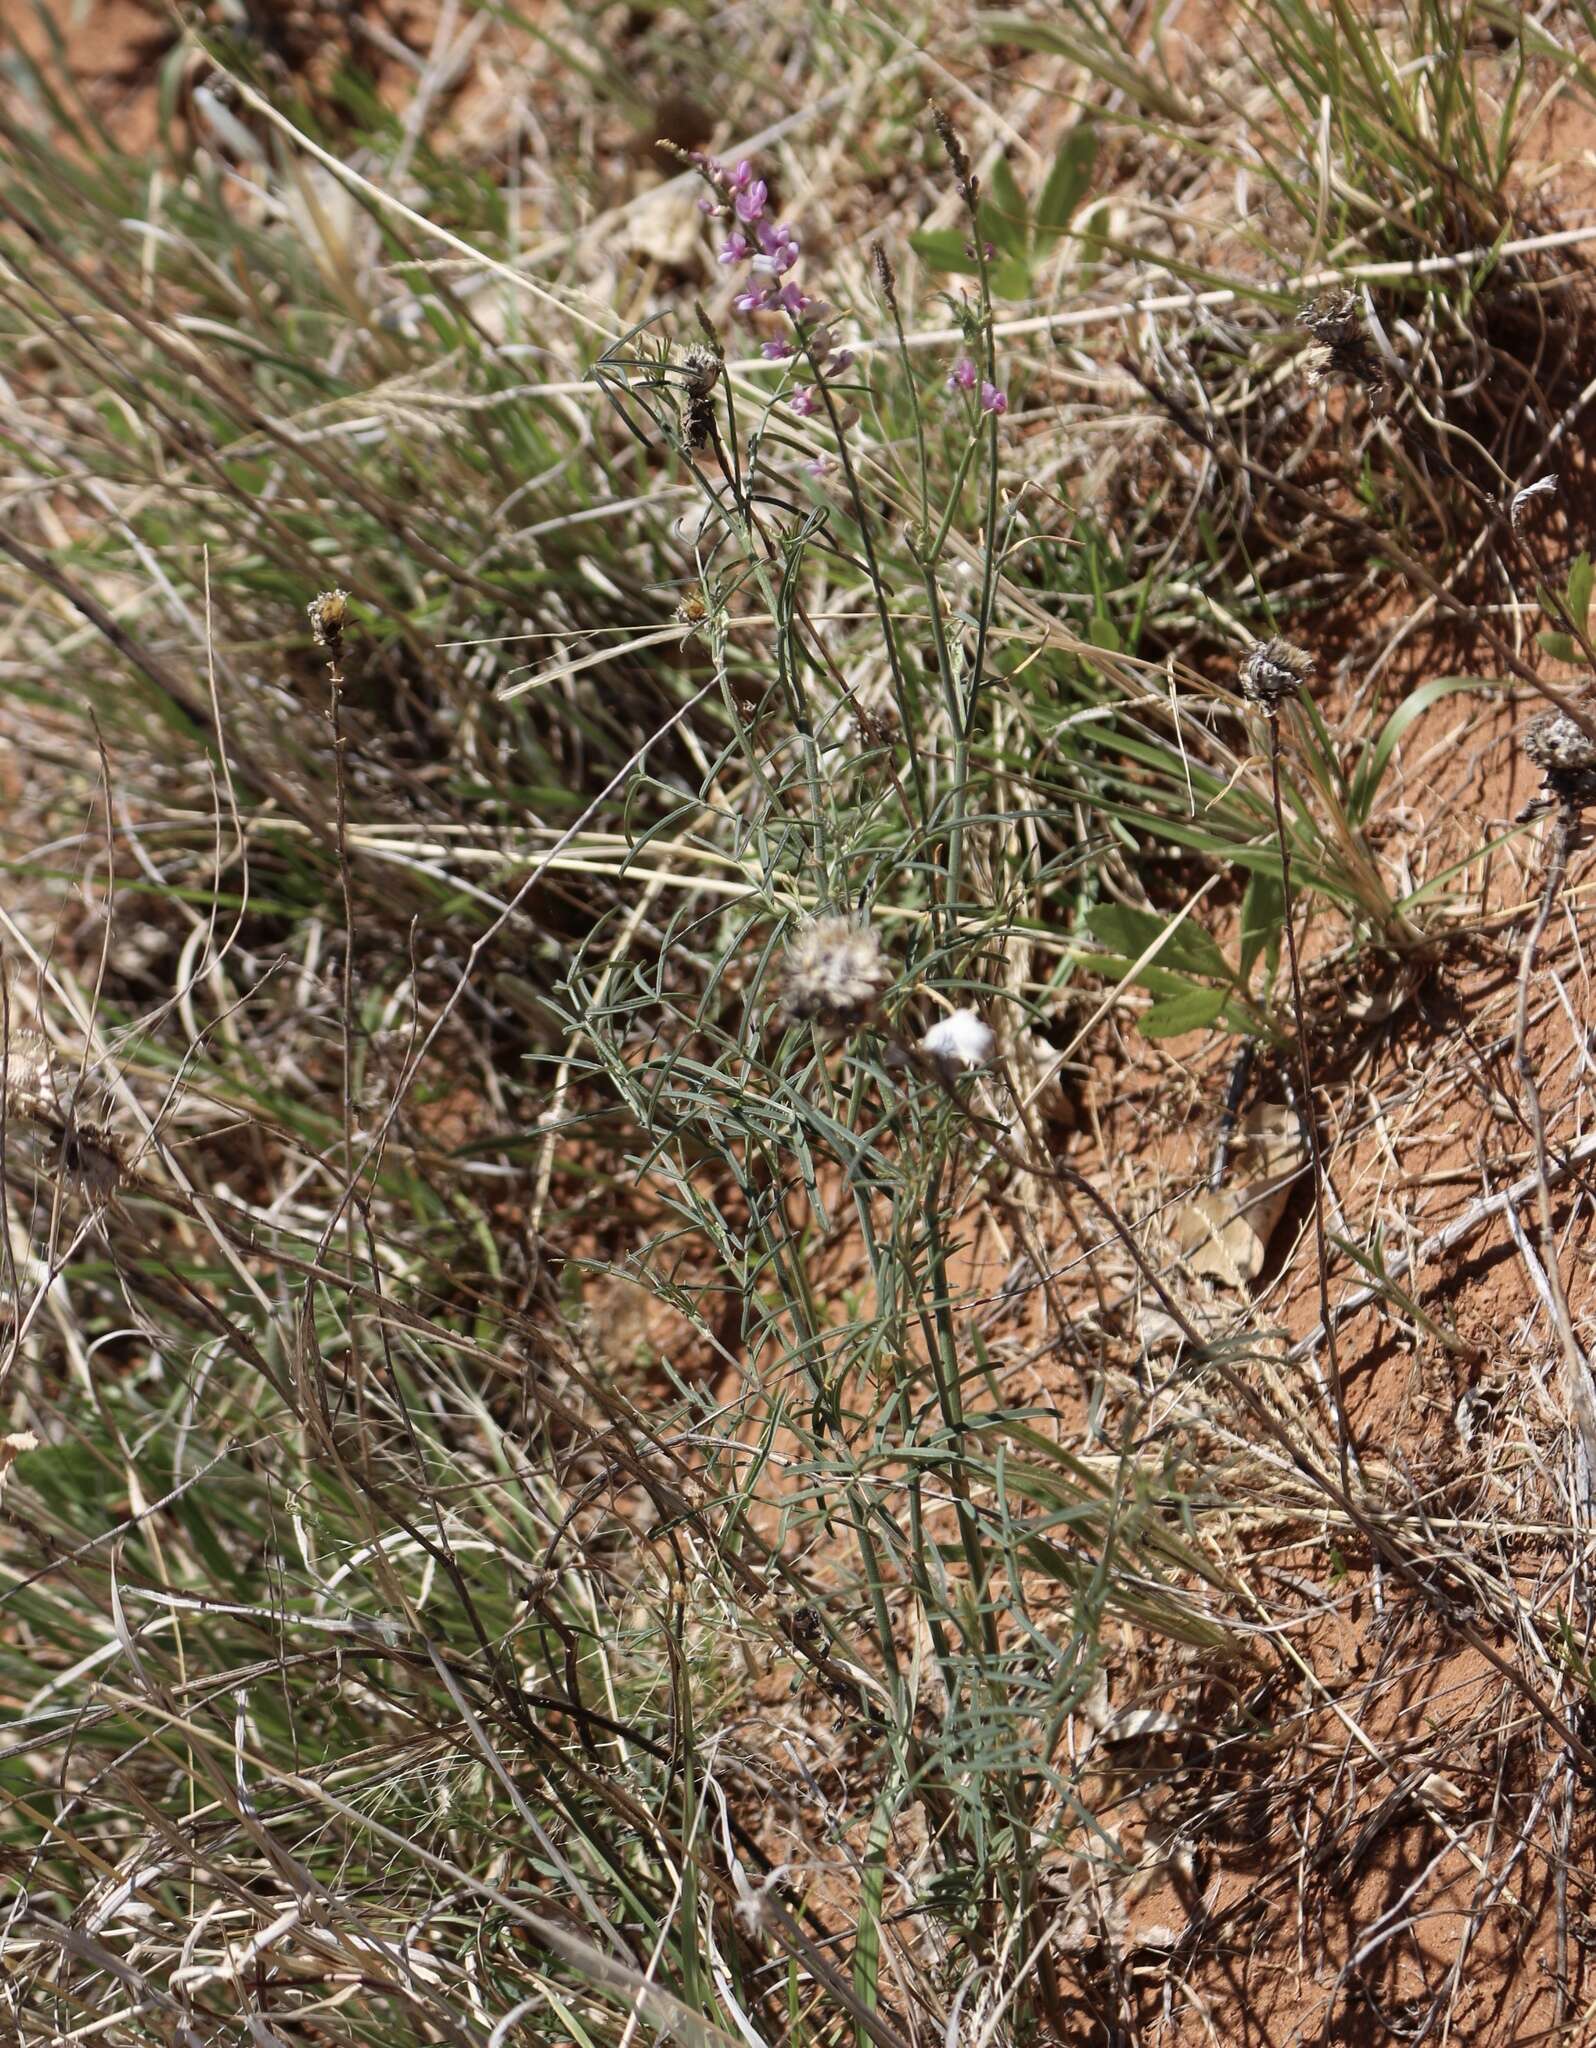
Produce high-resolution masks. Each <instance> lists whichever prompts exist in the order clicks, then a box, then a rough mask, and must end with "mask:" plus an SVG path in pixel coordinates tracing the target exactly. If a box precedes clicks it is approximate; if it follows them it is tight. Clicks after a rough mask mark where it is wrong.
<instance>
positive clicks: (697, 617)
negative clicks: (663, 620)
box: [676, 590, 709, 626]
mask: <svg viewBox="0 0 1596 2048" xmlns="http://www.w3.org/2000/svg"><path fill="white" fill-rule="evenodd" d="M676 617H677V619H678V620H679V622H680V623H681V624H682V625H684V626H701V625H702V624H703V623H704V621H705V619H707V618H708V617H709V606H708V605H707V604H706V603H705V602H704V593H703V592H702V591H701V590H690V591H688V593H687V595H686V596H685V597H684V598H683V599H682V601H681V603H680V604H679V605H678V606H677V607H676Z"/></svg>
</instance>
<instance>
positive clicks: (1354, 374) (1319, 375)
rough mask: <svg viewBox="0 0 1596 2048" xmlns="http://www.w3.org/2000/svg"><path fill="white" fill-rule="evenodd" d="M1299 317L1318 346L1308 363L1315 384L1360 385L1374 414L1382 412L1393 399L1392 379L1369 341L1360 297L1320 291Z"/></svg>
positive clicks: (1343, 292)
mask: <svg viewBox="0 0 1596 2048" xmlns="http://www.w3.org/2000/svg"><path fill="white" fill-rule="evenodd" d="M1297 317H1298V319H1299V320H1300V321H1301V322H1302V325H1303V326H1304V327H1306V328H1307V330H1308V332H1309V333H1310V334H1311V335H1312V336H1313V338H1314V340H1315V341H1316V342H1317V343H1318V346H1317V348H1315V349H1314V351H1313V353H1312V355H1311V356H1310V358H1309V363H1308V374H1309V375H1310V376H1311V377H1312V378H1313V380H1314V382H1315V383H1319V384H1326V383H1352V384H1357V385H1360V386H1361V387H1362V389H1363V390H1364V391H1366V392H1367V393H1368V395H1369V402H1370V404H1371V405H1372V406H1373V407H1374V409H1375V411H1377V412H1378V411H1380V410H1381V409H1382V408H1383V406H1384V405H1385V403H1386V402H1387V400H1388V399H1389V397H1390V387H1391V379H1390V374H1389V372H1388V371H1387V369H1386V366H1385V364H1384V363H1383V362H1382V361H1381V359H1380V356H1379V353H1378V351H1377V350H1376V349H1375V347H1374V344H1373V343H1372V342H1371V341H1370V339H1369V330H1368V325H1367V323H1366V321H1365V319H1364V315H1363V302H1362V300H1361V299H1360V298H1359V296H1358V294H1357V293H1356V292H1348V291H1340V292H1321V293H1320V294H1319V296H1318V297H1317V298H1315V299H1310V300H1309V301H1308V303H1307V304H1306V305H1305V306H1304V307H1303V309H1302V311H1301V312H1300V313H1299V314H1298V316H1297Z"/></svg>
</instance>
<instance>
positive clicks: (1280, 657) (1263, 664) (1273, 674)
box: [1237, 640, 1313, 718]
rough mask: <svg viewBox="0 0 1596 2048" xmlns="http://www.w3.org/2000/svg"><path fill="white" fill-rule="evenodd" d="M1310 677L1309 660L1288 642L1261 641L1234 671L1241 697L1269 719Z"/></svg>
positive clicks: (1310, 658)
mask: <svg viewBox="0 0 1596 2048" xmlns="http://www.w3.org/2000/svg"><path fill="white" fill-rule="evenodd" d="M1312 673H1313V656H1312V655H1311V654H1304V653H1303V651H1302V649H1301V648H1300V647H1293V646H1292V644H1291V642H1290V641H1289V640H1261V641H1260V642H1259V643H1258V645H1257V646H1256V647H1255V648H1253V650H1252V652H1251V653H1250V654H1248V655H1247V657H1246V659H1245V660H1244V661H1243V662H1242V664H1241V667H1240V668H1239V669H1238V671H1237V680H1238V682H1239V683H1240V685H1241V694H1242V695H1243V696H1244V697H1245V698H1246V700H1247V702H1248V703H1249V704H1256V705H1257V706H1258V707H1259V709H1260V710H1262V711H1267V712H1268V713H1269V715H1270V717H1271V718H1273V717H1274V716H1275V714H1276V713H1277V712H1278V711H1279V709H1280V707H1281V705H1282V704H1283V703H1284V702H1285V700H1286V699H1287V698H1288V697H1295V696H1296V694H1297V692H1298V691H1299V690H1300V689H1301V688H1302V686H1303V683H1304V682H1305V681H1306V680H1307V678H1308V677H1309V676H1310V675H1312Z"/></svg>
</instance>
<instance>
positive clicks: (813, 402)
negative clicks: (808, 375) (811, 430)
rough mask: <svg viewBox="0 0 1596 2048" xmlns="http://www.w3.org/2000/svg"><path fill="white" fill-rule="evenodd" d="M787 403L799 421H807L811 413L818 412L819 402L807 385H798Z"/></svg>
mask: <svg viewBox="0 0 1596 2048" xmlns="http://www.w3.org/2000/svg"><path fill="white" fill-rule="evenodd" d="M788 403H789V404H790V405H791V407H792V409H793V411H794V412H795V413H797V415H798V417H799V418H800V419H801V420H806V419H808V418H809V416H810V414H811V413H817V412H819V410H820V400H819V399H818V398H816V396H815V394H814V392H813V391H812V390H811V388H810V387H809V385H807V384H800V385H799V386H798V389H797V390H796V391H795V392H794V393H793V395H792V397H791V398H790V399H789V400H788Z"/></svg>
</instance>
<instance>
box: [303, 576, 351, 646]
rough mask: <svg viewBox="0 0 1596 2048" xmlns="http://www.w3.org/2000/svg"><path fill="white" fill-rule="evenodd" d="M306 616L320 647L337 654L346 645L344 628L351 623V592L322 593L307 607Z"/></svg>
mask: <svg viewBox="0 0 1596 2048" xmlns="http://www.w3.org/2000/svg"><path fill="white" fill-rule="evenodd" d="M305 616H306V617H307V618H308V619H309V620H310V630H311V631H312V632H313V633H314V634H315V636H316V639H317V641H318V642H319V643H320V645H321V646H323V647H325V648H327V649H328V650H329V651H330V652H331V653H333V654H336V653H337V652H338V650H339V648H340V647H342V645H343V644H344V627H345V626H346V625H347V624H348V623H349V592H348V591H347V590H324V591H322V593H321V594H320V596H319V597H313V598H312V599H311V600H310V603H309V604H307V605H306V607H305Z"/></svg>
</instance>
